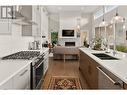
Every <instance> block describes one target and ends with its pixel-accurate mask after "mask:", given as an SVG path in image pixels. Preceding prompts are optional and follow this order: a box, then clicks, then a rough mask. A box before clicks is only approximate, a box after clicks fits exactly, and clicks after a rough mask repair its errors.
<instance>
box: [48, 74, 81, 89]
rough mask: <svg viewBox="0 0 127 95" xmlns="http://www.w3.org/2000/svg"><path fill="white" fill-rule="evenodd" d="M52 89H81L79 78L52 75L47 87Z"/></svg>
mask: <svg viewBox="0 0 127 95" xmlns="http://www.w3.org/2000/svg"><path fill="white" fill-rule="evenodd" d="M48 89H53V90H76V89H81V84H80V81H79V78H77V77H71V76H61V77H57V76H53V77H52V78H51V81H50V84H49V88H48Z"/></svg>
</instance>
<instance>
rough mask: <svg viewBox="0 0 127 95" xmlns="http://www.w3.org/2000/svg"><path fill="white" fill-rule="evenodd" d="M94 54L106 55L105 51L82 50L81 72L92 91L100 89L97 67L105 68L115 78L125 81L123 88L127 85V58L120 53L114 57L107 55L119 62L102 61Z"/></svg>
mask: <svg viewBox="0 0 127 95" xmlns="http://www.w3.org/2000/svg"><path fill="white" fill-rule="evenodd" d="M93 53H105V51H96V50H91V49H88V48H80V66H79V68H80V70H81V72H82V73H83V75H84V77H85V79H86V81H87V83H88V85H89V86H90V88H92V89H98V88H99V83H98V81H99V79H98V78H99V74H98V69H97V67H103V68H105V69H106V70H107V71H109V72H110V73H111V74H113V75H114V76H116V77H118V78H119V79H120V80H122V81H123V84H124V85H123V88H124V87H126V84H127V60H126V58H127V56H126V54H124V53H120V52H118V53H117V54H116V55H115V56H113V54H112V52H111V53H107V55H110V56H112V57H115V58H117V59H118V60H102V59H100V58H98V57H96V56H94V55H93ZM105 54H106V53H105Z"/></svg>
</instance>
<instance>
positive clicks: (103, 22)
mask: <svg viewBox="0 0 127 95" xmlns="http://www.w3.org/2000/svg"><path fill="white" fill-rule="evenodd" d="M104 14H105V7H104V6H103V19H102V22H101V23H100V24H99V26H100V27H104V26H108V23H107V22H106V21H105V19H104Z"/></svg>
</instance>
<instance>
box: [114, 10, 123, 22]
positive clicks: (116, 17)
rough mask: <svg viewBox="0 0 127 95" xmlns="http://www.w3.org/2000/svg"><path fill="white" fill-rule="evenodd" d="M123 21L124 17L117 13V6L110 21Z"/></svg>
mask: <svg viewBox="0 0 127 95" xmlns="http://www.w3.org/2000/svg"><path fill="white" fill-rule="evenodd" d="M124 21H125V18H124V17H122V16H120V15H119V14H118V8H117V9H116V15H115V16H114V17H113V18H112V21H111V22H113V23H120V22H124Z"/></svg>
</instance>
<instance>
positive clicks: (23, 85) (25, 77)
mask: <svg viewBox="0 0 127 95" xmlns="http://www.w3.org/2000/svg"><path fill="white" fill-rule="evenodd" d="M13 86H14V89H28V88H30V66H27V67H26V68H24V69H23V70H21V71H20V72H19V73H18V74H17V75H16V76H14V79H13Z"/></svg>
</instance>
